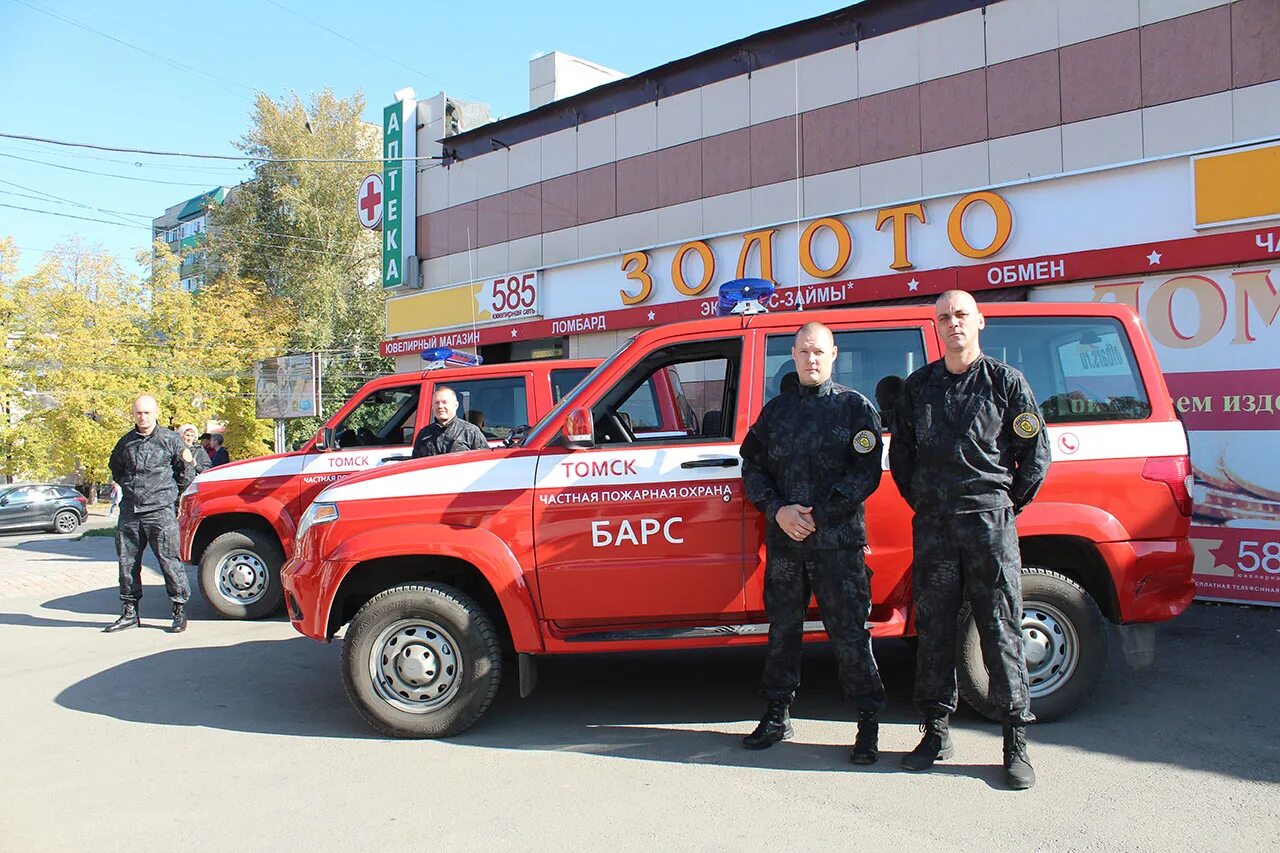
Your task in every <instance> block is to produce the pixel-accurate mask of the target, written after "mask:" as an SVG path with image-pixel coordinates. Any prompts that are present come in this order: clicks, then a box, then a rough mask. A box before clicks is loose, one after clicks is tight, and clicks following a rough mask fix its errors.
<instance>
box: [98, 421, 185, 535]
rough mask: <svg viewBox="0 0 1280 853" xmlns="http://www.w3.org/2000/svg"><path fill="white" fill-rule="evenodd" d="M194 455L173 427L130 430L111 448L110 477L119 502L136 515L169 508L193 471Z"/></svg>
mask: <svg viewBox="0 0 1280 853" xmlns="http://www.w3.org/2000/svg"><path fill="white" fill-rule="evenodd" d="M193 461H194V456H193V455H192V453H191V451H190V449H189V448H188V447H187V445H186V442H184V441H183V440H182V438H181V437H180V436H179V435H178V434H177V433H176V432H174V431H173V430H171V429H165V428H164V427H161V426H157V427H156V428H155V429H153V430H152V431H151V433H150V434H149V435H142V434H141V433H139V432H138V431H137V430H136V429H131V430H129V431H128V432H126V433H125V434H124V435H123V436H121V438H120V440H119V441H117V442H116V446H115V448H113V449H112V451H111V460H110V462H109V463H108V467H110V468H111V478H112V479H113V480H115V481H116V482H117V483H119V484H120V490H121V494H122V501H123V503H124V504H125V506H127V507H132V508H133V511H134V512H135V513H137V514H139V515H142V514H144V513H148V512H154V511H156V510H158V509H162V508H164V507H172V506H174V505H175V504H176V503H177V502H178V496H179V495H180V494H182V492H183V490H184V489H186V488H187V486H189V485H191V481H192V480H194V479H195V476H196V471H195V467H194V465H193Z"/></svg>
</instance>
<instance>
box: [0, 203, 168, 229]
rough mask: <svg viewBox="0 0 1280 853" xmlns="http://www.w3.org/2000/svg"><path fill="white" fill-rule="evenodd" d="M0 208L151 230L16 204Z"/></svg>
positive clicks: (140, 226) (148, 227)
mask: <svg viewBox="0 0 1280 853" xmlns="http://www.w3.org/2000/svg"><path fill="white" fill-rule="evenodd" d="M0 207H8V208H11V209H13V210H25V211H27V212H28V213H43V214H44V215H45V216H57V217H60V218H62V219H82V220H84V221H85V222H101V223H102V224H103V225H115V226H118V227H120V228H146V229H147V230H148V231H149V230H151V226H150V225H142V224H138V225H129V224H127V223H125V222H113V221H112V220H110V219H94V218H93V217H91V216H76V215H74V214H71V213H58V212H56V211H53V210H37V209H36V208H34V207H20V206H19V205H16V204H0Z"/></svg>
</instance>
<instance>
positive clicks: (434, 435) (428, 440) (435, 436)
mask: <svg viewBox="0 0 1280 853" xmlns="http://www.w3.org/2000/svg"><path fill="white" fill-rule="evenodd" d="M431 414H432V415H434V416H435V420H433V421H432V422H431V423H429V424H427V425H426V426H424V427H423V428H422V429H421V430H420V431H419V432H418V437H417V439H416V440H415V441H414V442H413V458H414V459H417V458H418V457H420V456H438V455H440V454H441V453H461V452H463V451H465V450H488V449H489V442H488V441H487V440H485V437H484V433H483V432H481V431H480V427H478V426H476V425H475V424H473V423H471V422H469V421H467V420H466V419H465V418H460V417H458V392H456V391H454V390H453V389H452V388H450V387H449V386H448V385H441V386H440V387H439V388H437V389H436V392H435V393H434V394H432V395H431Z"/></svg>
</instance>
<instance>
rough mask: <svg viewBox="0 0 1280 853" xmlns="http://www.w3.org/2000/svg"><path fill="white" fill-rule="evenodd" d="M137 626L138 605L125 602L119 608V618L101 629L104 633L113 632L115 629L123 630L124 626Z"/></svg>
mask: <svg viewBox="0 0 1280 853" xmlns="http://www.w3.org/2000/svg"><path fill="white" fill-rule="evenodd" d="M137 627H138V605H136V604H131V603H129V602H127V601H126V602H125V604H124V607H123V608H121V610H120V618H119V619H117V620H116V621H114V622H112V623H111V624H110V625H108V626H107V627H105V628H103V629H102V633H104V634H114V633H115V632H116V631H123V630H124V629H125V628H137Z"/></svg>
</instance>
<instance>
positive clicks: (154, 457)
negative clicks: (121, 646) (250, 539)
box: [104, 395, 196, 634]
mask: <svg viewBox="0 0 1280 853" xmlns="http://www.w3.org/2000/svg"><path fill="white" fill-rule="evenodd" d="M133 423H134V428H133V429H131V430H129V431H128V432H127V433H125V434H124V435H123V436H122V437H121V438H120V440H119V441H117V442H116V446H115V448H114V449H113V450H112V451H111V460H110V463H109V465H110V468H111V477H112V479H114V480H115V481H116V482H117V483H119V484H120V489H121V492H122V495H123V497H122V499H121V501H120V521H119V522H118V524H117V527H116V551H117V554H118V556H119V562H120V600H121V601H122V602H123V609H122V611H121V613H120V618H119V619H117V620H116V621H115V622H113V623H111V624H110V625H108V626H107V627H106V628H105V629H104V630H105V631H106V633H109V634H110V633H115V632H116V631H123V630H125V629H126V628H136V627H138V624H139V619H138V601H139V600H140V599H141V598H142V549H143V548H145V547H147V545H148V544H150V545H151V551H152V553H154V554H155V556H156V562H158V563H159V564H160V571H162V572H163V573H164V588H165V592H167V593H168V594H169V600H170V601H171V602H173V624H172V625H171V626H170V627H169V631H170V632H171V633H175V634H176V633H179V632H181V631H185V630H186V629H187V613H186V605H187V599H188V598H190V596H191V589H190V586H189V585H188V583H187V572H186V569H185V568H183V565H182V563H181V562H179V561H178V519H177V516H176V515H175V514H174V507H175V506H176V504H177V503H178V496H179V495H181V494H182V492H183V490H184V489H186V488H187V486H189V485H190V484H191V481H192V480H193V479H195V475H196V473H195V468H194V466H193V464H192V463H193V460H194V457H193V455H192V453H191V449H190V448H189V447H187V445H186V444H184V443H183V441H182V439H181V438H179V437H178V434H177V433H176V432H174V431H173V430H170V429H165V428H164V427H162V426H157V425H156V401H155V399H154V398H152V397H148V396H145V395H144V396H142V397H139V398H138V399H137V400H134V402H133Z"/></svg>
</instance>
